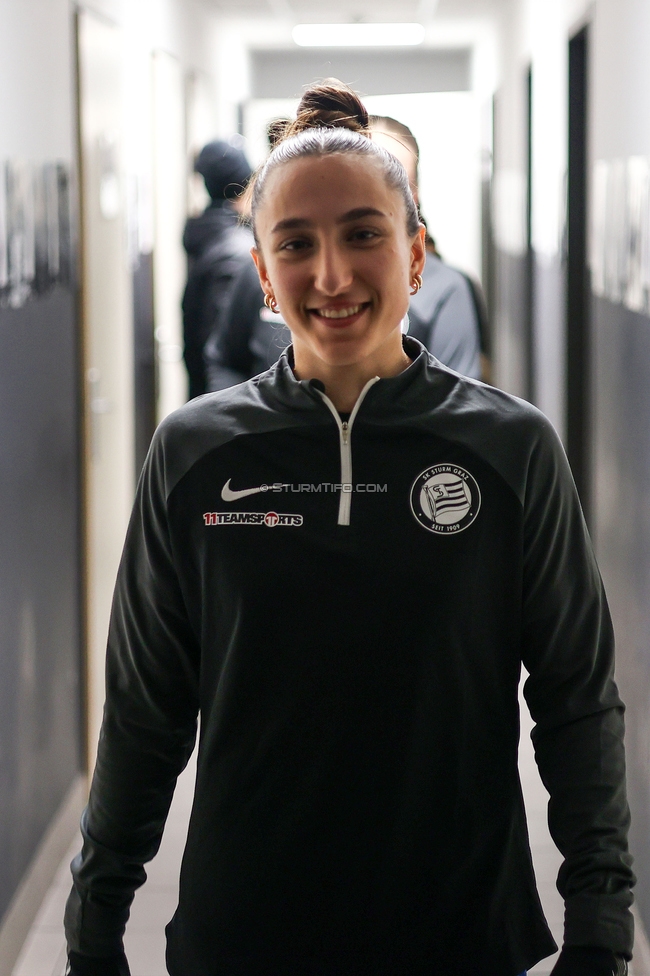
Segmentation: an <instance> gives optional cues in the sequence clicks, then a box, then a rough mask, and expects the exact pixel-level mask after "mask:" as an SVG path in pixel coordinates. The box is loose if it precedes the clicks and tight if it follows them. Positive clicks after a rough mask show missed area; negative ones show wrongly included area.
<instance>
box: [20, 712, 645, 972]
mask: <svg viewBox="0 0 650 976" xmlns="http://www.w3.org/2000/svg"><path fill="white" fill-rule="evenodd" d="M530 728H531V723H530V717H529V715H528V711H527V709H526V706H525V704H523V703H522V738H521V745H520V752H519V757H520V773H521V781H522V786H523V789H524V795H525V798H526V809H527V813H528V824H529V830H530V842H531V849H532V852H533V860H534V862H535V873H536V875H537V884H538V888H539V892H540V896H541V899H542V903H543V905H544V912H545V914H546V918H547V920H548V922H549V925H550V926H551V929H552V931H553V935H554V937H555V940H556V942H560V941H561V938H562V921H563V906H562V900H561V898H560V896H559V895H558V893H557V889H556V887H555V878H556V876H557V871H558V868H559V866H560V863H561V858H560V855H559V853H558V851H557V849H556V848H555V845H554V844H553V841H552V840H551V838H550V836H549V833H548V828H547V826H546V799H547V794H546V791H545V789H544V787H543V786H542V784H541V782H540V779H539V775H538V773H537V767H536V765H535V760H534V757H533V751H532V747H531V743H530ZM194 772H195V768H194V761H193V759H192V760H190V763H189V765H188V767H187V769H186V770H185V772H184V773H183V775H182V776H181V777H180V779H179V782H178V786H177V789H176V793H175V796H174V801H173V803H172V808H171V811H170V814H169V819H168V821H167V827H166V830H165V835H164V837H163V842H162V845H161V847H160V851H159V852H158V855H157V856H156V857H155V858H154V860H153V861H152V862H151V864H150V865H149V866H148V868H147V875H148V879H147V882H146V884H145V885H144V887H143V888H141V889H140V890H139V891H138V893H137V894H136V897H135V902H134V905H133V910H132V913H131V919H130V922H129V925H128V928H127V933H126V938H125V944H126V952H127V956H128V959H129V964H130V967H131V976H166V973H167V970H166V968H165V961H164V954H165V936H164V926H165V924H166V923H167V922H168V921H169V919H170V918H171V916H172V914H173V912H174V909H175V907H176V897H177V890H178V888H177V884H178V881H177V879H178V869H179V865H180V859H181V855H182V851H183V845H184V841H185V832H186V829H187V820H188V817H189V813H190V807H191V802H192V788H193V783H194ZM77 850H78V842H77V840H75V842H74V843H73V844H72V845H71V847H70V850H69V852H68V854H67V855H66V857H65V859H64V861H63V863H62V864H61V867H60V869H59V871H58V873H57V877H56V880H55V882H54V884H53V885H52V888H51V889H50V892H49V893H48V895H47V898H46V899H45V902H44V903H43V906H42V908H41V911H40V912H39V915H38V917H37V919H36V921H35V923H34V925H33V927H32V930H31V932H30V935H29V937H28V939H27V941H26V943H25V946H24V948H23V951H22V954H21V956H20V957H19V959H18V961H17V963H16V966H15V968H14V971H13V976H63V973H64V970H65V946H64V938H63V926H62V918H63V910H64V906H65V901H66V898H67V896H68V892H69V890H70V871H69V868H68V864H69V861H70V860H71V858H72V857H73V856H74V854H76V852H77ZM555 959H556V957H555V956H551V957H549V958H548V959H545V960H543V961H542V962H541V963H539V965H537V966H535V968H534V969H532V970H531V971H530V976H547V974H548V973H550V971H551V969H552V968H553V964H554V962H555ZM630 974H631V976H648V974H647V972H646V971H644V970H642V969H640V968H639V969H637V968H634V969H631V970H630ZM270 976H271V974H270Z"/></svg>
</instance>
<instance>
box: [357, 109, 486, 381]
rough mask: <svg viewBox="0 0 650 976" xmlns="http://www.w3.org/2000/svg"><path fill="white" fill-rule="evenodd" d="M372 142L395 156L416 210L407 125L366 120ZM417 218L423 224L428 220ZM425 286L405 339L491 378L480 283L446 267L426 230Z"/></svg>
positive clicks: (414, 154) (412, 142)
mask: <svg viewBox="0 0 650 976" xmlns="http://www.w3.org/2000/svg"><path fill="white" fill-rule="evenodd" d="M370 127H371V131H372V138H373V140H374V141H375V142H376V143H378V145H380V146H383V147H384V149H387V150H388V152H391V153H393V155H394V156H397V158H398V159H399V161H400V162H401V164H402V166H403V167H404V168H405V170H406V172H407V174H408V177H409V182H410V184H411V191H412V193H413V197H414V199H415V202H416V203H417V205H418V209H419V207H420V199H419V173H418V167H419V162H420V147H419V146H418V143H417V140H416V138H415V136H414V135H413V133H412V132H411V130H410V129H409V127H408V126H406V125H404V124H403V123H402V122H398V121H397V119H393V118H390V116H387V115H373V116H371V117H370ZM420 219H421V220H422V222H423V223H424V224H425V226H426V220H424V219H423V218H422V213H420ZM422 278H423V285H422V288H421V290H420V291H419V292H418V294H417V295H414V296H413V298H412V299H411V304H410V306H409V335H412V336H413V337H414V338H415V339H419V341H420V342H421V343H423V345H425V346H426V347H427V349H429V351H430V352H432V353H433V355H434V356H435V357H436V359H439V360H440V362H441V363H444V365H445V366H449V367H450V368H451V369H455V370H456V371H457V372H459V373H462V374H463V375H464V376H471V377H472V378H474V379H485V380H487V379H489V363H488V360H487V352H488V348H487V338H488V329H487V314H486V309H485V301H484V299H483V294H482V292H481V288H480V285H479V284H478V282H475V281H473V280H472V279H471V278H470V277H469V275H466V274H464V273H463V272H462V271H459V270H458V269H457V268H452V267H450V266H449V265H448V264H445V263H444V261H443V260H442V257H441V256H440V254H439V252H438V250H437V249H436V244H435V241H434V239H433V237H432V236H431V234H429V232H428V230H427V262H426V264H425V267H424V271H423V273H422Z"/></svg>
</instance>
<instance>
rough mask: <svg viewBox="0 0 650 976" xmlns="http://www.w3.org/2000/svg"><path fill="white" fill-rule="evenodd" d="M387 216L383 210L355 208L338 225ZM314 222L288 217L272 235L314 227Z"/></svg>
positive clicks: (275, 227)
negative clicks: (366, 218)
mask: <svg viewBox="0 0 650 976" xmlns="http://www.w3.org/2000/svg"><path fill="white" fill-rule="evenodd" d="M385 216H386V214H385V213H384V212H383V211H382V210H377V209H376V208H375V207H355V208H354V210H348V212H347V213H344V214H342V215H341V216H340V217H339V218H338V219H337V221H336V222H337V224H347V223H350V221H352V220H360V219H361V218H362V217H385ZM313 226H314V221H313V220H309V219H308V218H307V217H287V218H286V219H285V220H279V221H278V222H277V224H275V226H274V227H273V230H272V232H271V233H273V234H277V233H278V232H279V231H283V230H298V229H299V228H302V227H313Z"/></svg>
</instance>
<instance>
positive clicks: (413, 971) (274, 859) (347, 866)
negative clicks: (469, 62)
mask: <svg viewBox="0 0 650 976" xmlns="http://www.w3.org/2000/svg"><path fill="white" fill-rule="evenodd" d="M367 122H368V119H367V114H366V113H365V109H364V108H363V106H362V105H361V103H360V102H359V100H358V98H357V97H356V95H355V94H354V93H353V92H351V91H350V90H349V89H347V88H345V87H343V86H340V85H338V84H327V85H321V86H315V87H314V88H313V89H310V90H309V91H308V92H306V94H305V96H304V98H303V101H302V104H301V108H300V111H299V114H298V118H297V120H296V122H295V123H294V125H293V126H292V127H291V128H290V129H289V131H288V133H287V137H286V139H285V140H284V141H283V142H282V143H280V145H279V146H278V147H277V148H276V149H275V150H274V151H273V153H272V154H271V156H270V157H269V160H268V162H267V163H266V164H265V166H264V167H263V168H262V170H261V171H260V173H259V174H258V176H257V182H256V185H255V191H254V196H253V217H254V222H255V239H256V244H255V248H254V256H255V260H256V263H257V267H258V270H259V276H260V281H261V283H262V287H263V288H264V291H265V293H266V298H267V302H268V305H269V307H270V308H276V307H279V308H280V309H281V311H282V313H283V316H284V319H285V320H286V322H287V324H288V326H289V328H290V330H291V333H292V338H293V342H292V345H291V346H290V347H289V348H288V349H287V350H285V352H284V353H283V355H282V356H281V358H280V360H279V362H278V363H276V364H275V365H274V366H273V367H272V368H271V369H270V370H268V371H267V372H266V373H262V374H261V375H259V376H257V377H255V378H254V379H252V380H250V381H248V382H247V383H243V384H241V385H239V386H237V387H233V388H231V389H228V390H224V391H221V392H219V393H215V394H210V395H207V396H204V397H200V398H198V399H196V400H193V401H191V402H190V403H189V404H187V405H186V406H185V407H183V408H182V409H181V410H179V411H177V412H176V413H175V414H172V415H171V416H170V417H168V418H167V419H166V420H165V421H164V422H163V423H162V424H161V425H160V427H159V428H158V431H157V432H156V435H155V438H154V442H153V445H152V448H151V451H150V453H149V457H148V459H147V462H146V464H145V468H144V470H143V474H142V478H141V481H140V485H139V489H138V497H137V500H136V505H135V508H134V512H133V517H132V520H131V525H130V528H129V533H128V537H127V541H126V546H125V550H124V556H123V560H122V565H121V568H120V572H119V576H118V581H117V587H116V593H115V601H114V607H113V617H112V623H111V631H110V638H109V646H108V652H107V681H106V688H107V698H106V707H105V712H104V723H103V727H102V735H101V739H100V743H99V749H98V758H97V767H96V771H95V777H94V780H93V786H92V789H91V794H90V800H89V804H88V807H87V809H86V811H85V813H84V815H83V819H82V830H83V834H84V847H83V850H82V852H81V854H80V855H79V856H78V857H77V858H76V859H75V861H74V862H73V877H74V886H73V891H72V893H71V895H70V898H69V901H68V907H67V912H66V929H67V936H68V944H69V956H70V965H71V969H70V973H71V976H127V974H128V972H129V970H128V963H127V961H126V958H125V956H124V952H123V947H122V936H123V932H124V927H125V924H126V921H127V918H128V914H129V906H130V904H131V900H132V898H133V894H134V891H135V889H136V888H137V887H138V885H140V884H142V883H143V881H144V879H145V871H144V868H143V865H144V863H145V862H146V861H148V860H149V859H150V858H151V857H153V855H154V854H155V852H156V850H157V848H158V845H159V843H160V838H161V835H162V831H163V827H164V823H165V818H166V816H167V811H168V809H169V803H170V799H171V796H172V793H173V790H174V785H175V782H176V777H177V776H178V774H179V772H180V771H181V769H182V768H183V766H184V765H185V763H186V762H187V759H188V757H189V755H190V753H191V751H192V748H193V745H194V739H195V735H196V729H197V717H198V716H199V715H200V718H201V723H200V729H201V740H200V747H199V754H198V772H197V780H196V792H195V798H194V808H193V813H192V818H191V823H190V828H189V834H188V838H187V846H186V850H185V855H184V860H183V870H182V875H181V883H180V894H179V904H178V908H177V910H176V913H175V915H174V918H173V919H172V921H171V922H170V924H169V926H168V927H167V938H168V948H167V965H168V968H169V972H170V973H171V974H172V976H213V974H224V976H226V974H227V976H271V974H272V976H432V974H435V976H438V974H444V976H476V974H477V973H481V976H516V974H521V973H522V971H523V970H526V969H528V968H530V967H531V966H533V965H534V964H535V963H536V962H537V961H539V960H540V959H542V958H543V957H545V956H547V955H549V954H551V953H552V952H553V951H554V949H555V944H554V942H553V939H552V937H551V935H550V932H549V930H548V927H547V925H546V922H545V919H544V917H543V915H542V911H541V907H540V902H539V898H538V896H537V891H536V887H535V878H534V875H533V869H532V864H531V857H530V851H529V848H528V838H527V832H526V821H525V811H524V807H523V801H522V795H521V788H520V785H519V779H518V772H517V745H518V736H519V706H518V682H519V676H520V672H521V667H522V663H523V664H524V665H525V667H526V669H527V671H528V672H529V678H528V680H527V682H526V685H525V694H526V697H527V700H528V703H529V706H530V709H531V713H532V715H533V717H534V720H535V722H536V729H535V731H534V740H535V747H536V756H537V761H538V764H539V766H540V769H541V772H542V777H543V779H544V783H545V785H546V786H547V788H548V790H549V792H550V794H551V804H550V807H549V822H550V826H551V830H552V832H553V835H554V837H555V839H556V841H557V843H558V846H559V847H560V848H561V850H562V853H563V855H564V857H565V861H564V864H563V867H562V870H561V873H560V877H559V882H558V884H559V888H560V890H561V892H562V894H563V896H564V898H565V903H566V934H565V946H564V948H563V951H562V953H561V955H560V958H559V961H558V963H557V964H556V967H555V969H554V974H555V976H612V974H613V973H616V974H621V973H623V972H624V971H625V967H626V962H625V959H626V958H627V957H628V956H629V954H630V950H631V944H632V942H631V940H632V928H631V916H630V912H629V905H630V900H631V898H630V888H631V884H632V882H633V876H632V873H631V870H630V860H629V856H628V854H627V848H626V831H627V822H628V811H627V804H626V800H625V786H624V758H623V746H622V704H621V701H620V699H619V697H618V693H617V690H616V686H615V684H614V682H613V679H612V674H613V646H612V632H611V625H610V621H609V616H608V611H607V605H606V601H605V597H604V593H603V589H602V584H601V581H600V577H599V575H598V572H597V569H596V566H595V563H594V559H593V555H592V551H591V545H590V542H589V538H588V536H587V532H586V529H585V525H584V521H583V519H582V515H581V512H580V506H579V503H578V501H577V497H576V493H575V489H574V486H573V482H572V479H571V475H570V472H569V469H568V466H567V463H566V458H565V457H564V453H563V451H562V447H561V445H560V443H559V441H558V439H557V437H556V435H555V433H554V431H553V429H552V428H551V426H550V424H549V423H548V421H546V419H545V418H544V417H543V416H542V415H541V414H540V413H539V412H538V411H537V410H535V408H534V407H532V406H530V405H529V404H526V403H523V402H522V401H519V400H516V399H514V398H513V397H510V396H508V395H507V394H504V393H501V392H500V391H498V390H495V389H492V388H490V387H487V386H484V385H483V384H481V383H479V382H477V381H475V380H470V379H467V378H465V377H463V376H460V375H459V374H458V373H455V372H453V371H452V370H449V369H447V368H446V367H444V366H442V365H441V364H440V363H439V362H438V361H437V360H436V359H435V358H434V357H433V356H431V355H429V353H427V351H426V350H425V348H424V347H423V346H422V345H420V344H419V343H418V342H416V341H415V340H413V339H411V338H409V337H408V336H403V335H402V332H401V323H402V319H403V317H404V314H405V312H406V308H407V305H408V297H409V292H412V291H414V290H415V289H417V287H418V284H419V280H420V277H419V276H420V274H421V271H422V267H423V264H424V240H423V231H422V228H420V226H419V224H418V221H417V213H416V211H415V206H414V203H413V198H412V196H411V191H410V188H409V183H408V178H407V176H406V173H405V171H404V170H403V168H402V166H401V164H400V163H399V162H397V160H396V159H395V158H394V157H392V156H391V155H390V154H389V153H387V152H386V151H385V150H383V149H381V148H380V147H378V146H376V145H375V144H373V143H372V142H371V141H370V140H369V138H368V137H367V134H366V130H367Z"/></svg>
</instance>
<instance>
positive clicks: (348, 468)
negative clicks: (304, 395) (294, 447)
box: [318, 376, 380, 525]
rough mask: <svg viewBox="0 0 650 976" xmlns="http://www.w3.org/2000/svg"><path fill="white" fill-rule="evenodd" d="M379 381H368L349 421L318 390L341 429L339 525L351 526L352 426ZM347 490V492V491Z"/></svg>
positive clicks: (325, 395)
mask: <svg viewBox="0 0 650 976" xmlns="http://www.w3.org/2000/svg"><path fill="white" fill-rule="evenodd" d="M379 379H380V377H379V376H373V378H372V379H371V380H368V382H367V383H366V385H365V386H364V388H363V389H362V391H361V393H360V394H359V396H358V397H357V402H356V403H355V405H354V408H353V410H352V413H351V414H350V419H349V420H341V415H340V414H339V412H338V410H337V409H336V407H335V406H334V404H333V403H332V401H331V400H330V398H329V397H328V396H327V394H325V393H323V392H321V390H318V393H319V395H320V397H321V399H322V401H323V403H325V404H326V405H327V407H328V408H329V411H330V413H331V414H332V416H333V417H334V420H335V421H336V426H337V427H338V429H339V443H340V448H341V497H340V499H339V517H338V522H337V524H338V525H349V524H350V508H351V507H352V445H351V443H350V439H351V436H352V424H353V423H354V419H355V417H356V415H357V414H358V413H359V407H360V406H361V404H362V402H363V399H364V397H365V395H366V393H367V392H368V390H369V389H370V387H371V386H374V385H375V383H376V382H377V381H378V380H379ZM346 488H347V491H346V490H345V489H346Z"/></svg>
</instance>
